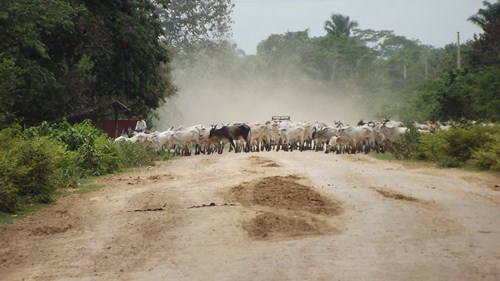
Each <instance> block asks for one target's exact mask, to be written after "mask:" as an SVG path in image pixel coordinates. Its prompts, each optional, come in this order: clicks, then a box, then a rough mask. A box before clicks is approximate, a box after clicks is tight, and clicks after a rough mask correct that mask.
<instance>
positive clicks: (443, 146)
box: [417, 131, 448, 162]
mask: <svg viewBox="0 0 500 281" xmlns="http://www.w3.org/2000/svg"><path fill="white" fill-rule="evenodd" d="M444 133H445V132H442V131H439V132H436V133H435V134H423V135H422V136H421V137H420V143H419V146H418V153H417V158H418V159H420V160H426V161H435V162H436V161H439V160H440V159H442V158H443V157H444V156H445V153H444V152H445V151H446V150H447V149H448V148H447V146H448V143H447V142H446V139H445V138H444Z"/></svg>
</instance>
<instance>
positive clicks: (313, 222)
mask: <svg viewBox="0 0 500 281" xmlns="http://www.w3.org/2000/svg"><path fill="white" fill-rule="evenodd" d="M99 184H102V185H104V186H105V188H103V189H101V190H99V191H96V192H92V193H88V194H85V195H76V194H75V195H70V196H67V197H65V198H63V199H62V200H61V201H60V202H59V203H57V204H55V205H54V206H53V207H51V208H48V209H45V210H42V211H40V212H37V213H35V214H32V215H30V216H29V217H27V218H25V219H23V220H21V221H17V222H16V223H14V224H11V225H8V226H7V227H4V229H3V230H1V231H0V279H1V280H4V281H5V280H500V190H499V189H500V188H499V187H498V186H499V185H500V179H499V178H498V177H495V176H492V175H488V174H483V173H472V172H464V171H459V170H449V169H435V168H432V167H429V166H424V165H421V164H407V163H406V164H402V163H396V162H388V161H379V160H376V159H374V158H372V157H370V156H367V155H331V154H328V155H327V154H324V153H315V152H302V153H301V152H261V153H251V154H245V153H241V154H229V153H224V154H223V155H209V156H192V157H183V158H179V159H176V160H173V161H167V162H158V163H157V165H155V166H153V167H149V168H144V169H141V170H138V171H137V172H134V173H128V174H120V175H113V176H108V177H105V178H103V179H101V180H99Z"/></svg>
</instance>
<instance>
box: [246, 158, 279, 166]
mask: <svg viewBox="0 0 500 281" xmlns="http://www.w3.org/2000/svg"><path fill="white" fill-rule="evenodd" d="M249 159H250V162H251V163H252V164H254V165H260V166H261V167H264V168H277V167H281V166H280V165H279V164H277V163H276V162H274V161H272V160H269V159H266V158H263V157H259V156H250V157H249Z"/></svg>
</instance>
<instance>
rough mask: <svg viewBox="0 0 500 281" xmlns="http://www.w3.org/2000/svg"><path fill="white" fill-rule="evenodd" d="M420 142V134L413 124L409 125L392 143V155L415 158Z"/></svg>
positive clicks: (398, 157) (400, 157)
mask: <svg viewBox="0 0 500 281" xmlns="http://www.w3.org/2000/svg"><path fill="white" fill-rule="evenodd" d="M419 144H420V134H419V133H418V131H417V129H416V128H415V127H414V126H409V127H408V131H407V132H406V133H405V134H404V135H403V136H401V137H400V138H399V139H398V141H397V142H396V143H395V144H394V149H393V153H394V157H396V159H416V158H418V151H419V150H418V149H419Z"/></svg>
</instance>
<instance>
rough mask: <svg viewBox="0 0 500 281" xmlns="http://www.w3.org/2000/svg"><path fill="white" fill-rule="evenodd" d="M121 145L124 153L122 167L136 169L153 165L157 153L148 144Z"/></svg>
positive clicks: (124, 143) (121, 143)
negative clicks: (136, 167)
mask: <svg viewBox="0 0 500 281" xmlns="http://www.w3.org/2000/svg"><path fill="white" fill-rule="evenodd" d="M117 145H119V147H120V150H121V153H122V159H123V160H122V163H121V164H122V166H123V167H135V166H146V165H152V164H153V163H154V160H155V158H156V151H155V150H154V148H153V147H152V146H151V145H150V144H149V143H146V142H134V143H131V142H120V143H118V144H117Z"/></svg>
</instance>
